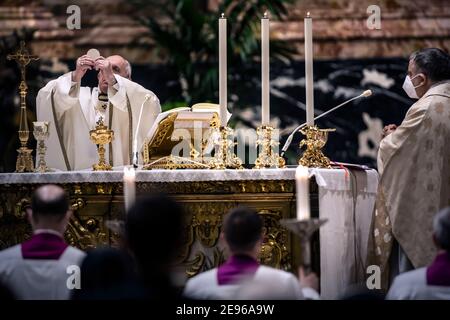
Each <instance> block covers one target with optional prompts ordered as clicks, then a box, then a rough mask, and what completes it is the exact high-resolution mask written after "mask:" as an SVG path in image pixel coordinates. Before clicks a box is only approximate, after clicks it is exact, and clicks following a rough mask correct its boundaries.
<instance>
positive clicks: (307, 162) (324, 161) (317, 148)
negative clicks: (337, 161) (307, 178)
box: [298, 126, 336, 168]
mask: <svg viewBox="0 0 450 320" xmlns="http://www.w3.org/2000/svg"><path fill="white" fill-rule="evenodd" d="M332 131H336V129H319V128H318V127H317V126H306V127H304V128H302V129H300V132H301V133H302V134H303V135H305V136H306V138H305V139H303V140H302V141H300V148H301V147H303V146H306V150H305V152H303V155H302V157H301V158H300V160H299V161H298V164H299V165H302V166H304V167H309V168H331V166H330V159H328V158H327V157H326V156H325V155H324V154H323V152H322V148H323V147H324V146H325V144H326V143H327V140H328V132H332Z"/></svg>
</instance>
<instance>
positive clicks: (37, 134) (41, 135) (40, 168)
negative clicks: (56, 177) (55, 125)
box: [33, 121, 50, 172]
mask: <svg viewBox="0 0 450 320" xmlns="http://www.w3.org/2000/svg"><path fill="white" fill-rule="evenodd" d="M49 124H50V123H49V122H48V121H39V122H38V121H35V122H33V128H34V129H33V135H34V138H35V139H36V141H37V154H38V155H39V161H38V164H37V168H36V170H35V171H36V172H47V171H49V169H48V167H47V164H46V163H45V151H46V150H47V147H46V146H45V140H46V139H47V138H48V136H49V131H48V126H49Z"/></svg>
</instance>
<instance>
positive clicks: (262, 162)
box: [254, 126, 286, 169]
mask: <svg viewBox="0 0 450 320" xmlns="http://www.w3.org/2000/svg"><path fill="white" fill-rule="evenodd" d="M273 131H274V128H272V127H270V126H260V127H258V128H257V129H256V134H257V135H258V140H256V145H259V146H260V151H259V154H258V158H256V160H255V167H254V169H263V168H285V167H286V162H285V160H284V159H283V158H282V157H280V155H279V154H278V152H275V147H276V146H278V145H279V144H280V143H279V142H278V141H275V140H274V139H273Z"/></svg>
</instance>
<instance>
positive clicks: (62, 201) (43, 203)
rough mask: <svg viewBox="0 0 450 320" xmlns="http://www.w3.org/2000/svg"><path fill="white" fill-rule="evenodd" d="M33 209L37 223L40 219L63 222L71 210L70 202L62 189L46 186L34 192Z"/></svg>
mask: <svg viewBox="0 0 450 320" xmlns="http://www.w3.org/2000/svg"><path fill="white" fill-rule="evenodd" d="M31 209H32V211H33V219H34V220H36V221H38V220H39V219H40V218H50V219H54V220H62V219H63V218H64V217H65V216H66V214H67V212H68V210H69V201H68V199H67V196H66V193H65V192H64V190H63V189H62V188H61V187H58V186H55V185H45V186H42V187H39V188H38V189H36V191H35V192H34V194H33V197H32V199H31Z"/></svg>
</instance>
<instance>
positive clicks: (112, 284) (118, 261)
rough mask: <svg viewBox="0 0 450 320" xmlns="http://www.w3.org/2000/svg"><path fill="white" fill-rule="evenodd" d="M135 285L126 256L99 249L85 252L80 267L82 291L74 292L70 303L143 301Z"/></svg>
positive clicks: (130, 264)
mask: <svg viewBox="0 0 450 320" xmlns="http://www.w3.org/2000/svg"><path fill="white" fill-rule="evenodd" d="M144 298H145V292H144V290H143V288H142V286H140V285H139V284H138V282H137V278H136V274H135V268H134V261H133V260H132V258H131V257H130V256H129V255H127V254H126V253H124V252H122V251H120V250H118V249H114V248H110V247H105V248H98V249H94V250H91V251H89V252H88V253H87V255H86V258H84V260H83V263H82V265H81V289H80V290H73V296H72V299H73V300H130V299H144Z"/></svg>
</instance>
